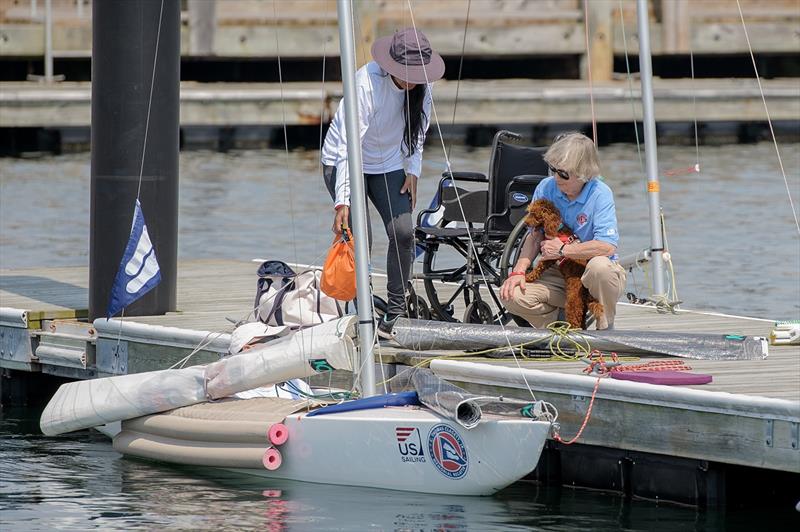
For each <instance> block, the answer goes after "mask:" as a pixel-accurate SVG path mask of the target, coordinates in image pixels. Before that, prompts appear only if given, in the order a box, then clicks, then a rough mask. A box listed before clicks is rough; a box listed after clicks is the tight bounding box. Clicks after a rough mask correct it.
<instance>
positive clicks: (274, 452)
mask: <svg viewBox="0 0 800 532" xmlns="http://www.w3.org/2000/svg"><path fill="white" fill-rule="evenodd" d="M261 463H263V464H264V468H266V469H267V470H268V471H275V470H276V469H278V468H279V467H280V466H281V464H282V463H283V457H282V456H281V452H280V451H279V450H278V449H275V448H273V447H270V448H269V449H267V450H266V451H264V458H262V460H261Z"/></svg>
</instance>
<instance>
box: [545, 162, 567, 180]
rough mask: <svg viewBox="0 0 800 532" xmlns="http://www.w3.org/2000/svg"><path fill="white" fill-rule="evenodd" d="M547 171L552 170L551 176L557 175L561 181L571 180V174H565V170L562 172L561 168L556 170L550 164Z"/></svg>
mask: <svg viewBox="0 0 800 532" xmlns="http://www.w3.org/2000/svg"><path fill="white" fill-rule="evenodd" d="M547 169H548V170H550V173H551V174H554V175H557V176H558V177H560V178H561V179H563V180H565V181H568V180H569V173H568V172H565V171H564V170H561V169H559V168H555V167H553V166H550V165H549V164H548V165H547Z"/></svg>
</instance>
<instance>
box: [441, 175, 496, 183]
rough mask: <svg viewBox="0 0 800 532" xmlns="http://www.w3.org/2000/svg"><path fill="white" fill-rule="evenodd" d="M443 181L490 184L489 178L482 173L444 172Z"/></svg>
mask: <svg viewBox="0 0 800 532" xmlns="http://www.w3.org/2000/svg"><path fill="white" fill-rule="evenodd" d="M442 178H443V179H442V181H444V180H445V179H453V180H455V181H475V182H477V183H488V182H489V178H488V177H486V175H485V174H482V173H480V172H443V173H442Z"/></svg>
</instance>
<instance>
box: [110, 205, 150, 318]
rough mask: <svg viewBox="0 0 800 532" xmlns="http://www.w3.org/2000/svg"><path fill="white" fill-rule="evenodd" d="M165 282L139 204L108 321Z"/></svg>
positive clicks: (121, 263)
mask: <svg viewBox="0 0 800 532" xmlns="http://www.w3.org/2000/svg"><path fill="white" fill-rule="evenodd" d="M160 282H161V269H160V268H159V266H158V261H157V260H156V250H155V249H154V248H153V243H152V242H151V241H150V235H149V234H148V233H147V225H145V223H144V214H143V213H142V206H141V204H140V203H139V200H138V199H137V200H136V208H135V209H134V211H133V224H132V225H131V235H130V238H129V239H128V245H127V246H125V253H124V254H123V255H122V260H121V261H120V263H119V269H118V270H117V276H116V277H115V278H114V284H113V285H112V286H111V301H109V303H108V310H107V311H106V315H107V317H109V318H110V317H111V316H113V315H114V314H116V313H117V312H119V311H120V310H122V309H123V308H125V307H127V306H128V305H130V304H131V303H133V302H134V301H136V300H137V299H139V298H140V297H142V296H143V295H145V294H146V293H147V292H149V291H150V290H152V289H153V288H154V287H155V286H156V285H157V284H158V283H160Z"/></svg>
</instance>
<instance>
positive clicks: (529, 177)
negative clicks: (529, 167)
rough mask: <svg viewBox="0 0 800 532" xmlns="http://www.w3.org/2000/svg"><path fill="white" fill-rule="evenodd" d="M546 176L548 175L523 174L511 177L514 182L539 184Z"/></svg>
mask: <svg viewBox="0 0 800 532" xmlns="http://www.w3.org/2000/svg"><path fill="white" fill-rule="evenodd" d="M545 177H547V176H541V175H535V174H523V175H518V176H515V177H513V178H511V182H512V183H514V184H516V183H520V184H523V185H538V184H539V182H540V181H541V180H542V179H544V178H545Z"/></svg>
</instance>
